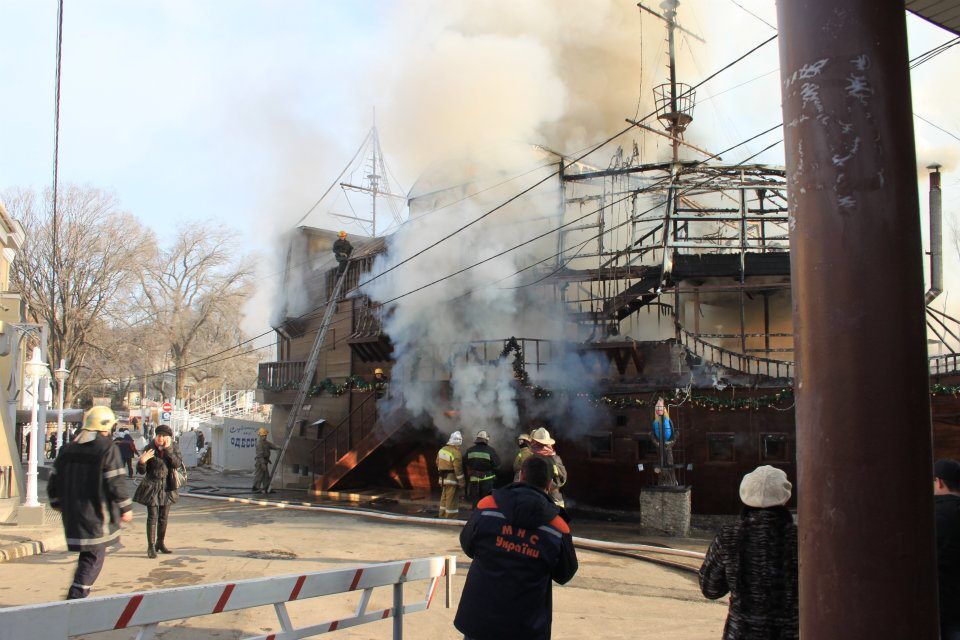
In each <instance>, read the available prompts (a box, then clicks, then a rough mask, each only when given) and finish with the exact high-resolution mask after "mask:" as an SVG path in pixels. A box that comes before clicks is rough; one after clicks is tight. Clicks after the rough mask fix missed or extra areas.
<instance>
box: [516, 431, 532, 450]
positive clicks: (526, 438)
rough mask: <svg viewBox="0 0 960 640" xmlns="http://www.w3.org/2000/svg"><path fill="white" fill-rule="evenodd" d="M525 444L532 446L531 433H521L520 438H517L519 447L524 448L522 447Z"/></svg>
mask: <svg viewBox="0 0 960 640" xmlns="http://www.w3.org/2000/svg"><path fill="white" fill-rule="evenodd" d="M525 444H530V434H529V433H521V434H520V435H519V436H517V446H518V447H522V446H524V445H525Z"/></svg>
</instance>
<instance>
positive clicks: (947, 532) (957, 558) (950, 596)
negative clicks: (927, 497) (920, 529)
mask: <svg viewBox="0 0 960 640" xmlns="http://www.w3.org/2000/svg"><path fill="white" fill-rule="evenodd" d="M933 477H934V479H933V494H934V495H933V507H934V515H935V518H936V523H937V572H938V576H939V579H940V638H942V640H960V462H957V461H956V460H937V463H936V464H935V465H933Z"/></svg>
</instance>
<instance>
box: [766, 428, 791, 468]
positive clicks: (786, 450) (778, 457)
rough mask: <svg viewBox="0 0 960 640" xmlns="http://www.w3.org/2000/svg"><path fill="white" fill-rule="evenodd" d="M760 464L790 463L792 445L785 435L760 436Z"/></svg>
mask: <svg viewBox="0 0 960 640" xmlns="http://www.w3.org/2000/svg"><path fill="white" fill-rule="evenodd" d="M760 462H790V443H789V442H788V441H787V435H786V434H785V433H761V434H760Z"/></svg>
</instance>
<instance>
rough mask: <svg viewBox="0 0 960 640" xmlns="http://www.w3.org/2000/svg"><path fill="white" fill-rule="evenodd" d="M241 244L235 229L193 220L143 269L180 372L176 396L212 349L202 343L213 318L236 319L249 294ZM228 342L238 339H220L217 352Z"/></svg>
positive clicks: (159, 325) (249, 271) (151, 302)
mask: <svg viewBox="0 0 960 640" xmlns="http://www.w3.org/2000/svg"><path fill="white" fill-rule="evenodd" d="M239 248H240V243H239V241H238V238H237V234H236V233H234V232H232V231H229V230H225V229H223V228H222V227H219V226H216V225H215V224H213V223H208V224H201V223H193V224H190V225H188V226H186V227H184V228H183V229H181V230H180V232H179V233H178V234H177V237H176V240H175V241H174V242H173V244H172V245H171V246H170V247H169V248H167V249H164V250H159V251H157V252H155V253H154V255H153V256H152V257H151V259H150V261H149V263H148V265H147V267H146V268H145V269H144V270H143V272H142V274H141V282H142V285H143V294H144V296H145V297H146V299H147V301H148V305H149V311H150V312H151V314H152V315H153V316H154V318H155V325H154V326H155V327H156V330H157V332H158V334H159V335H162V337H163V339H164V340H165V343H166V345H167V347H168V349H169V353H170V358H171V361H172V364H173V367H174V369H175V372H176V392H177V396H178V397H183V387H184V383H185V382H186V381H187V379H188V374H189V372H191V371H193V370H194V369H195V367H190V366H188V365H191V360H196V359H200V358H203V357H206V356H208V355H210V353H211V352H202V353H201V350H200V349H199V348H198V346H199V344H200V343H201V342H203V343H204V346H206V347H209V346H210V345H209V344H208V342H209V341H208V340H207V339H206V338H204V336H207V337H209V336H210V335H211V334H215V333H216V332H215V331H213V329H214V327H213V325H214V323H217V322H221V321H223V319H225V318H232V319H233V320H234V321H236V316H237V315H238V310H239V308H240V305H241V304H242V302H243V301H244V300H245V299H246V298H247V297H248V296H249V294H250V289H251V286H252V273H253V268H252V261H251V260H250V259H249V258H247V257H244V256H242V255H241V254H240V252H239ZM234 326H236V325H235V324H234ZM221 337H222V336H221ZM237 342H239V340H238V341H237ZM230 343H232V344H236V342H232V337H231V338H230V339H229V340H228V344H227V345H223V342H219V344H218V345H217V346H219V345H223V346H221V348H219V349H216V351H221V350H223V349H224V348H226V347H229V346H230ZM216 351H214V353H215V352H216ZM225 355H230V354H229V353H228V354H225ZM198 375H199V371H198Z"/></svg>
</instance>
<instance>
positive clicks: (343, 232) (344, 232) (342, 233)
mask: <svg viewBox="0 0 960 640" xmlns="http://www.w3.org/2000/svg"><path fill="white" fill-rule="evenodd" d="M337 235H338V236H340V237H341V238H346V237H347V232H346V231H341V232H340V233H338V234H337Z"/></svg>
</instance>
